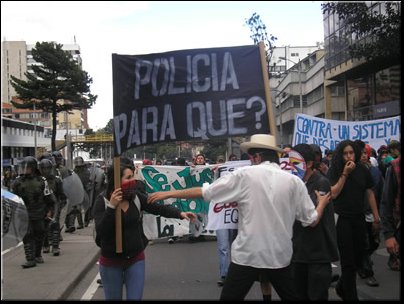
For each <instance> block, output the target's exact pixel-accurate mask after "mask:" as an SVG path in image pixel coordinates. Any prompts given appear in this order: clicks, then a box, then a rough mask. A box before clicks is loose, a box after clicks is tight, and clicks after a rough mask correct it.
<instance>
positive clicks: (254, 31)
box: [245, 13, 278, 71]
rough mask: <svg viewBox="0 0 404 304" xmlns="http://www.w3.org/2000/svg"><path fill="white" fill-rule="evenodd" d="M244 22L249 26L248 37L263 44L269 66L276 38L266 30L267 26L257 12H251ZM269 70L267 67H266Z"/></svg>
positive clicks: (255, 42) (256, 42)
mask: <svg viewBox="0 0 404 304" xmlns="http://www.w3.org/2000/svg"><path fill="white" fill-rule="evenodd" d="M245 23H246V24H247V25H248V26H249V28H250V31H251V36H250V38H251V39H252V40H253V41H254V44H258V43H260V42H261V41H263V42H264V44H265V51H266V60H267V66H268V68H269V62H270V61H271V58H272V53H273V52H274V48H275V41H276V40H277V39H278V38H276V37H275V36H273V35H272V34H269V37H268V32H267V27H266V26H265V24H264V22H263V21H262V20H261V17H260V15H258V14H257V13H253V14H252V16H251V17H250V18H249V19H246V20H245ZM268 71H269V69H268Z"/></svg>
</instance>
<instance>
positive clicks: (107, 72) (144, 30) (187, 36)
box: [1, 1, 324, 130]
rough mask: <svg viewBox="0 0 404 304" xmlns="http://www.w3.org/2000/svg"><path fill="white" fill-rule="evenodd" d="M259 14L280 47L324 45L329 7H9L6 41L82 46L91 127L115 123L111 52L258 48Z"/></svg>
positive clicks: (4, 13) (5, 8)
mask: <svg viewBox="0 0 404 304" xmlns="http://www.w3.org/2000/svg"><path fill="white" fill-rule="evenodd" d="M254 12H256V13H257V14H259V15H260V16H261V20H262V21H263V22H264V24H265V25H266V26H267V31H268V33H270V34H272V35H273V36H275V37H277V38H278V40H277V41H276V42H275V46H277V47H281V46H285V45H290V46H309V45H316V42H320V41H323V40H324V38H323V33H324V32H323V18H322V13H321V1H306V2H303V1H302V2H300V1H299V2H293V1H289V2H287V1H285V2H277V1H271V2H266V1H265V2H264V1H262V2H261V1H248V2H247V1H228V2H227V1H223V2H221V1H214V2H210V1H200V2H195V1H191V2H182V1H181V2H176V1H171V2H158V1H152V2H148V1H144V2H142V1H135V2H125V1H113V2H112V1H96V2H86V1H80V2H76V1H61V2H58V1H52V2H44V1H29V2H25V1H1V36H2V41H4V40H8V41H16V40H24V41H26V42H27V43H28V44H35V43H36V42H37V41H55V42H57V43H61V44H70V43H73V42H74V37H75V39H76V43H77V44H79V46H80V49H81V56H82V60H83V69H84V70H85V71H86V72H88V73H89V75H90V76H91V77H92V78H93V84H92V86H91V93H93V94H96V95H98V99H97V102H96V104H95V105H94V106H93V108H92V109H91V110H89V115H88V120H89V125H90V128H92V129H94V130H97V129H99V128H103V127H105V125H106V124H107V123H108V121H109V120H110V119H111V118H112V113H113V109H112V62H111V54H112V53H117V54H128V55H141V54H149V53H160V52H168V51H174V50H181V49H195V48H210V47H228V46H237V45H251V44H253V41H252V40H251V38H250V34H251V33H250V30H249V28H248V26H247V25H245V20H246V19H248V18H250V17H251V16H252V14H253V13H254Z"/></svg>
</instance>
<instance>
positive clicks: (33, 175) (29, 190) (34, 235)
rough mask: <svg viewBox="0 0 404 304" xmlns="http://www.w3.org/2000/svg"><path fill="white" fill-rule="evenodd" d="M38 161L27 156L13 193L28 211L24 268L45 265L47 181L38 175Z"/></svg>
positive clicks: (21, 166)
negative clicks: (45, 199)
mask: <svg viewBox="0 0 404 304" xmlns="http://www.w3.org/2000/svg"><path fill="white" fill-rule="evenodd" d="M38 173H39V172H38V166H37V160H36V159H35V157H33V156H26V157H24V159H23V160H22V162H21V164H20V166H19V174H20V175H19V176H18V177H17V179H16V181H15V183H14V184H13V188H12V192H13V193H15V194H16V195H18V196H20V197H21V198H22V199H23V200H24V203H25V206H26V208H27V211H28V218H29V223H28V231H27V234H26V235H25V236H24V238H23V243H24V252H25V258H26V262H25V264H23V265H21V266H22V267H23V268H30V267H35V266H36V264H37V263H43V262H44V260H43V258H42V256H41V250H42V242H43V237H44V233H45V207H46V205H45V202H44V191H45V179H43V178H42V177H41V176H39V174H38Z"/></svg>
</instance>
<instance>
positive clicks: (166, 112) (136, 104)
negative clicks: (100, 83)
mask: <svg viewBox="0 0 404 304" xmlns="http://www.w3.org/2000/svg"><path fill="white" fill-rule="evenodd" d="M112 70H113V89H114V92H113V96H114V102H113V107H114V137H115V155H120V154H121V153H122V152H124V151H126V150H127V149H130V148H133V147H137V146H142V145H148V144H154V143H159V142H168V141H187V140H195V139H196V140H205V139H210V138H219V137H227V136H248V135H252V134H255V133H269V122H268V113H267V102H266V100H265V90H264V81H263V73H262V65H261V59H260V50H259V46H256V45H253V46H237V47H225V48H209V49H192V50H180V51H172V52H166V53H158V54H148V55H118V54H112Z"/></svg>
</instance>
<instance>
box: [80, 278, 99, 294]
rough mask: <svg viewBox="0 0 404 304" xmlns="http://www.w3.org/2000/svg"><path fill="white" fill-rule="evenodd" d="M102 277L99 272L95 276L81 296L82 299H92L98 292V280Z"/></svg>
mask: <svg viewBox="0 0 404 304" xmlns="http://www.w3.org/2000/svg"><path fill="white" fill-rule="evenodd" d="M99 278H100V274H99V273H98V272H97V275H96V276H95V278H94V280H93V281H92V282H91V284H90V286H88V288H87V290H86V292H85V293H84V294H83V296H82V297H81V300H84V301H85V300H91V299H92V298H93V296H94V294H95V293H96V291H97V289H98V286H99V284H98V283H97V280H98V279H99Z"/></svg>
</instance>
